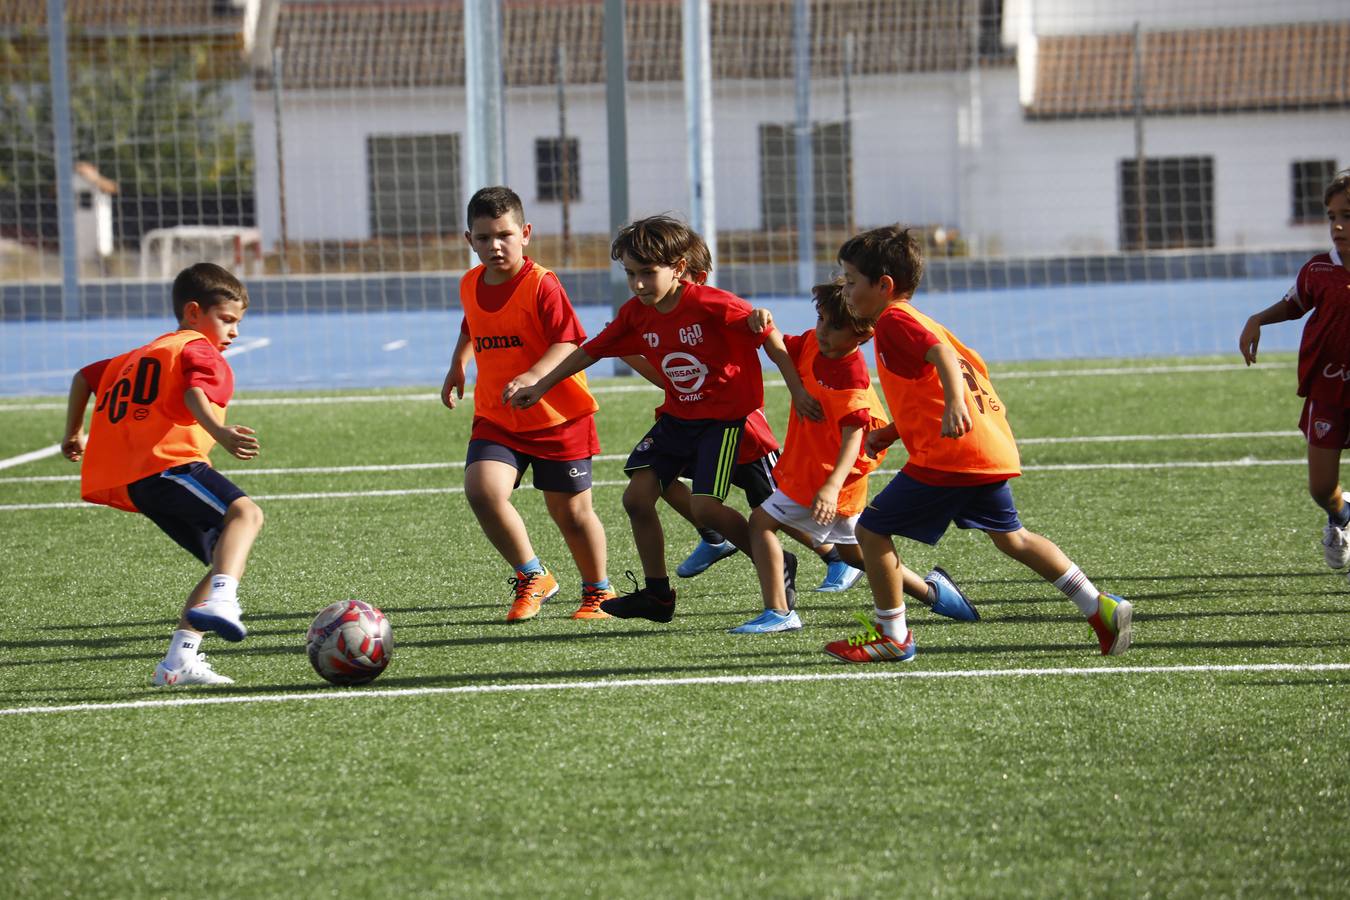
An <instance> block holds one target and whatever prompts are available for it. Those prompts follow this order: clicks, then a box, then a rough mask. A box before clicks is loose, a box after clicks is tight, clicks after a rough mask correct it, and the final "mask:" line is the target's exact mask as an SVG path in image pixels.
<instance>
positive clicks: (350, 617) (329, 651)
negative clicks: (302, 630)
mask: <svg viewBox="0 0 1350 900" xmlns="http://www.w3.org/2000/svg"><path fill="white" fill-rule="evenodd" d="M305 643H306V644H307V645H308V649H309V662H310V665H312V666H314V671H316V672H318V673H319V674H320V675H321V676H323V677H324V678H325V679H327V680H328V681H331V682H332V683H333V684H340V685H350V684H366V683H367V682H371V681H374V680H375V677H376V676H377V675H379V674H380V673H381V672H383V671H384V668H385V666H387V665H389V657H390V656H392V655H393V653H394V632H393V630H392V629H391V628H390V627H389V620H388V619H386V618H385V617H384V613H382V612H380V611H379V610H378V609H376V608H375V607H373V606H371V605H370V604H369V603H365V602H362V601H361V600H339V601H338V602H337V603H333V604H331V605H329V606H327V607H325V608H324V610H323V611H322V612H320V613H319V614H318V615H317V616H315V617H314V622H313V624H311V625H310V626H309V633H308V634H306V635H305Z"/></svg>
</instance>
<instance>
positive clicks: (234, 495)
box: [127, 462, 248, 566]
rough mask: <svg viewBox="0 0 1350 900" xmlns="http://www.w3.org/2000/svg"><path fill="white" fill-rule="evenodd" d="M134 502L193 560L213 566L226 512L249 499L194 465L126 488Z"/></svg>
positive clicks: (226, 481) (221, 478) (198, 464)
mask: <svg viewBox="0 0 1350 900" xmlns="http://www.w3.org/2000/svg"><path fill="white" fill-rule="evenodd" d="M127 494H128V495H129V496H130V497H131V502H132V503H134V504H136V509H138V510H139V511H140V512H141V513H142V514H143V515H144V516H145V517H146V518H147V519H149V520H150V521H151V522H154V523H155V524H156V525H158V526H159V528H160V530H161V531H163V532H164V533H165V534H167V535H168V536H169V537H171V538H173V539H174V542H175V543H177V544H178V546H180V547H182V548H183V549H184V550H186V551H187V552H189V553H191V554H192V555H193V556H195V557H197V558H198V559H200V560H201V561H202V562H203V563H205V564H206V565H208V566H209V565H211V554H212V553H213V552H214V551H215V549H216V541H217V540H219V539H220V527H221V525H222V524H224V522H225V511H226V510H227V509H229V508H230V504H231V503H233V502H234V501H236V500H238V499H239V498H240V497H247V496H248V495H247V494H245V493H244V492H243V491H241V490H240V489H239V488H238V487H237V486H236V485H235V484H234V482H232V481H230V479H228V478H226V477H225V476H224V475H222V474H220V473H219V472H217V471H216V470H215V469H213V468H211V467H210V466H208V465H207V464H206V463H201V462H194V463H188V464H186V465H182V466H174V467H173V468H172V469H166V470H165V471H163V472H160V473H159V474H158V475H151V476H150V477H149V478H142V479H141V480H140V481H133V482H132V483H131V484H129V485H127Z"/></svg>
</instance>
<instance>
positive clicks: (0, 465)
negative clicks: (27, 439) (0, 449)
mask: <svg viewBox="0 0 1350 900" xmlns="http://www.w3.org/2000/svg"><path fill="white" fill-rule="evenodd" d="M60 452H61V445H60V444H52V445H51V446H50V447H43V448H42V449H40V450H30V451H29V452H27V453H20V454H19V455H18V456H11V457H10V458H9V459H0V469H9V468H13V467H14V466H21V465H23V464H24V463H30V462H34V461H36V460H39V459H46V458H47V457H49V456H55V455H56V454H58V453H60ZM57 477H59V478H65V477H66V476H64V475H60V476H57Z"/></svg>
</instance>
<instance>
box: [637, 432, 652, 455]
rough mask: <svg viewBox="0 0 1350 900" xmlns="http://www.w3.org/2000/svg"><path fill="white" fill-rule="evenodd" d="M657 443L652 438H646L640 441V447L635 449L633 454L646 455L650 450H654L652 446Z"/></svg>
mask: <svg viewBox="0 0 1350 900" xmlns="http://www.w3.org/2000/svg"><path fill="white" fill-rule="evenodd" d="M655 443H656V441H654V440H652V438H651V437H650V436H648V437H644V438H643V439H642V440H640V441H638V445H637V446H636V447H634V448H633V452H634V453H646V452H647V451H648V450H650V449H652V445H653V444H655Z"/></svg>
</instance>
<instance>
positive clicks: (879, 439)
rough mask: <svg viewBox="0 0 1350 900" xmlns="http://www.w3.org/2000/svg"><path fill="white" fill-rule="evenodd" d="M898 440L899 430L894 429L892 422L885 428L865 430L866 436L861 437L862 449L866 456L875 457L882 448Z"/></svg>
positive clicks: (879, 453)
mask: <svg viewBox="0 0 1350 900" xmlns="http://www.w3.org/2000/svg"><path fill="white" fill-rule="evenodd" d="M898 440H900V432H898V431H897V430H896V428H895V425H894V424H893V423H892V424H890V425H887V426H886V427H885V428H876V429H873V430H872V431H869V432H867V437H866V438H864V439H863V449H864V450H865V451H866V452H867V455H868V456H870V457H872V459H876V458H877V457H878V456H880V455H881V451H882V450H885V449H886V448H887V447H889V446H890V445H891V444H894V443H895V442H896V441H898Z"/></svg>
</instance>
